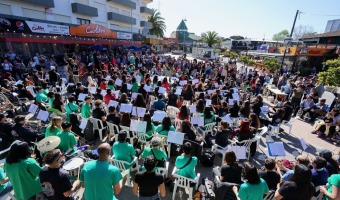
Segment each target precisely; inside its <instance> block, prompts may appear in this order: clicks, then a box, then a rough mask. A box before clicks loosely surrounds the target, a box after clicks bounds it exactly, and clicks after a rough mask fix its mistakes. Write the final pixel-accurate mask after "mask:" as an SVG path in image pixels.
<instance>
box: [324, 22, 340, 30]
mask: <svg viewBox="0 0 340 200" xmlns="http://www.w3.org/2000/svg"><path fill="white" fill-rule="evenodd" d="M339 30H340V19H334V20H329V21H327V25H326V29H325V33H328V32H333V31H339Z"/></svg>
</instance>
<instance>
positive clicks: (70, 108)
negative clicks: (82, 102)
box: [65, 96, 79, 122]
mask: <svg viewBox="0 0 340 200" xmlns="http://www.w3.org/2000/svg"><path fill="white" fill-rule="evenodd" d="M74 101H75V98H74V97H73V96H71V97H70V98H68V104H66V106H65V110H66V121H68V122H70V114H71V113H78V112H79V106H78V105H77V104H75V103H74Z"/></svg>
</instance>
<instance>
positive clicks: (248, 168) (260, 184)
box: [233, 162, 269, 200]
mask: <svg viewBox="0 0 340 200" xmlns="http://www.w3.org/2000/svg"><path fill="white" fill-rule="evenodd" d="M242 178H243V180H244V181H245V182H244V183H243V184H242V185H241V186H240V189H239V191H237V187H236V186H234V187H233V191H234V192H235V194H236V196H237V197H238V199H239V200H262V199H263V195H264V194H266V193H267V192H268V191H269V188H268V186H267V183H266V181H265V180H263V179H262V178H260V176H259V174H258V171H257V169H256V167H255V166H253V165H251V164H250V163H249V162H245V163H244V164H243V170H242Z"/></svg>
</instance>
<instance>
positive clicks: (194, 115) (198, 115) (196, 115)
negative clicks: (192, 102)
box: [192, 112, 202, 117]
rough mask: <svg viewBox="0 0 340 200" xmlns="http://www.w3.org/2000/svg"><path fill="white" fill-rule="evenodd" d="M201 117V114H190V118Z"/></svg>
mask: <svg viewBox="0 0 340 200" xmlns="http://www.w3.org/2000/svg"><path fill="white" fill-rule="evenodd" d="M201 115H202V113H198V112H195V113H192V117H200V116H201Z"/></svg>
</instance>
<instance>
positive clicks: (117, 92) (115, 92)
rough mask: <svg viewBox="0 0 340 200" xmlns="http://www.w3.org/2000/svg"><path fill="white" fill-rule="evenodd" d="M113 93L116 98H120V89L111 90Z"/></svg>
mask: <svg viewBox="0 0 340 200" xmlns="http://www.w3.org/2000/svg"><path fill="white" fill-rule="evenodd" d="M111 93H112V94H114V95H115V96H116V99H118V98H119V94H120V92H119V90H115V91H111Z"/></svg>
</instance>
